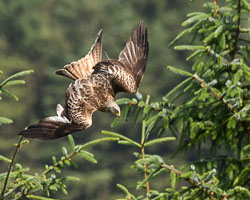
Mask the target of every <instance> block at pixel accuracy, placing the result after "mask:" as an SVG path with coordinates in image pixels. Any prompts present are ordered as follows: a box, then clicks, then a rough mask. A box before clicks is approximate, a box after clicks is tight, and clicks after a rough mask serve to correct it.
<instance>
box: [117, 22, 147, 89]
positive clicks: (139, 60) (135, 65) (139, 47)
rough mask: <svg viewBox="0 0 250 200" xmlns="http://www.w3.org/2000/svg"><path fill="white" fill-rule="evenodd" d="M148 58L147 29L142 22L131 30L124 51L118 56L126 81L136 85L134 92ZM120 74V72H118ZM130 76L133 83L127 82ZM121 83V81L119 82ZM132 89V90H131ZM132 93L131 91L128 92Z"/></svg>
mask: <svg viewBox="0 0 250 200" xmlns="http://www.w3.org/2000/svg"><path fill="white" fill-rule="evenodd" d="M147 58H148V35H147V28H145V27H144V22H143V21H141V22H140V23H139V24H138V26H137V27H136V28H134V29H133V30H132V35H131V37H130V38H129V40H128V41H127V43H126V45H125V47H124V49H123V50H122V51H121V53H120V55H119V61H120V62H121V63H122V64H123V65H121V66H122V67H124V68H125V69H124V70H123V73H128V79H127V80H125V81H130V82H131V84H132V82H133V83H134V84H136V85H134V87H133V88H136V90H137V89H138V87H139V84H140V83H141V80H142V77H143V73H144V71H145V69H146V64H147ZM120 73H122V72H120ZM130 76H132V77H133V81H131V80H129V79H130ZM119 81H122V80H119ZM131 89H132V88H131ZM129 92H131V93H134V90H133V91H129Z"/></svg>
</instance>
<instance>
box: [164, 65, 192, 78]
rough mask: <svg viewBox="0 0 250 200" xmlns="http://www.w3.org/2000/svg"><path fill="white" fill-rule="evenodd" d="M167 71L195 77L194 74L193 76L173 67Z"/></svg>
mask: <svg viewBox="0 0 250 200" xmlns="http://www.w3.org/2000/svg"><path fill="white" fill-rule="evenodd" d="M167 69H169V70H171V71H173V72H175V73H176V74H180V75H183V76H190V77H193V74H191V73H189V72H187V71H184V70H181V69H177V68H175V67H173V66H167Z"/></svg>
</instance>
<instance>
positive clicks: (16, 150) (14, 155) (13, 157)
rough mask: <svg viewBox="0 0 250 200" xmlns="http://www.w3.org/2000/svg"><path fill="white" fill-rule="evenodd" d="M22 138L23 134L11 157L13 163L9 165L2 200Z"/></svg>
mask: <svg viewBox="0 0 250 200" xmlns="http://www.w3.org/2000/svg"><path fill="white" fill-rule="evenodd" d="M22 140H23V136H21V137H19V140H18V143H17V144H16V149H15V151H14V153H13V156H12V158H11V163H10V165H9V168H8V172H7V175H6V178H5V181H4V186H3V190H2V193H1V200H2V199H3V198H4V193H5V190H6V187H7V184H8V180H9V176H10V172H11V169H12V166H13V164H14V161H15V158H16V155H17V152H18V150H19V149H20V147H21V142H22Z"/></svg>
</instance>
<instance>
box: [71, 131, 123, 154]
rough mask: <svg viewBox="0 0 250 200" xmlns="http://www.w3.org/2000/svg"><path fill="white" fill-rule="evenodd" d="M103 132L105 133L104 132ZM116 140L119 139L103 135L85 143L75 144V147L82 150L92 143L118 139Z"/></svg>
mask: <svg viewBox="0 0 250 200" xmlns="http://www.w3.org/2000/svg"><path fill="white" fill-rule="evenodd" d="M104 134H105V133H104ZM118 140H119V137H104V138H100V139H96V140H92V141H90V142H87V143H86V144H83V145H77V146H76V147H77V148H78V149H79V150H82V149H84V148H87V147H88V146H92V145H95V144H98V143H100V142H106V141H118Z"/></svg>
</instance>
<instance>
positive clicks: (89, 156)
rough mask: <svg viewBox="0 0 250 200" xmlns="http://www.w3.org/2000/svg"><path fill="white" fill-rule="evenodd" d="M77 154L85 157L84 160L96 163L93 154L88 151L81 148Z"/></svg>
mask: <svg viewBox="0 0 250 200" xmlns="http://www.w3.org/2000/svg"><path fill="white" fill-rule="evenodd" d="M78 155H79V156H81V157H83V158H85V159H86V160H88V161H90V162H92V163H94V164H96V163H97V160H96V159H95V158H94V155H93V154H92V153H90V152H87V151H83V150H81V151H80V152H79V153H78Z"/></svg>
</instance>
